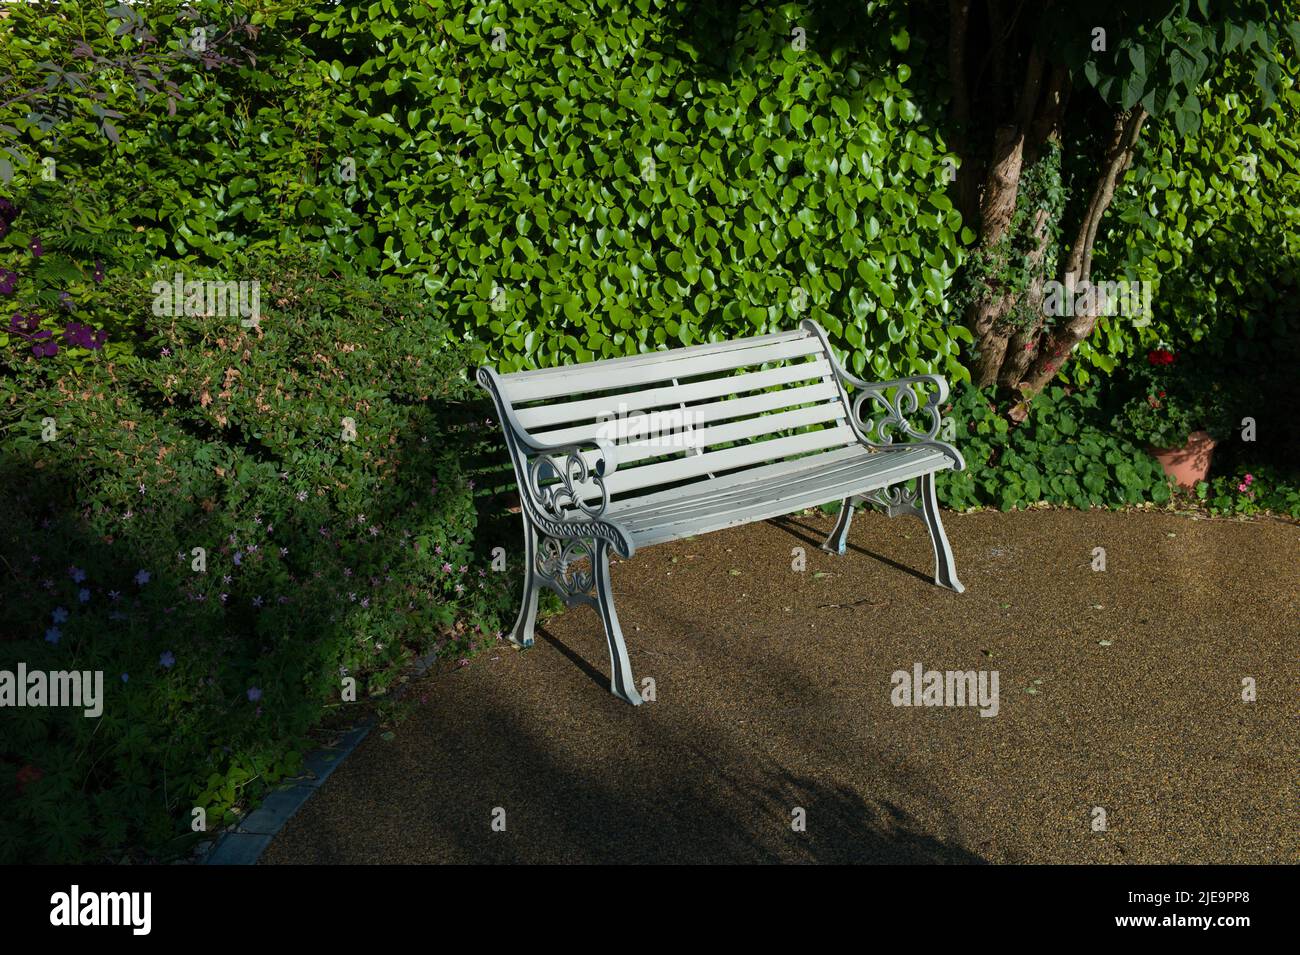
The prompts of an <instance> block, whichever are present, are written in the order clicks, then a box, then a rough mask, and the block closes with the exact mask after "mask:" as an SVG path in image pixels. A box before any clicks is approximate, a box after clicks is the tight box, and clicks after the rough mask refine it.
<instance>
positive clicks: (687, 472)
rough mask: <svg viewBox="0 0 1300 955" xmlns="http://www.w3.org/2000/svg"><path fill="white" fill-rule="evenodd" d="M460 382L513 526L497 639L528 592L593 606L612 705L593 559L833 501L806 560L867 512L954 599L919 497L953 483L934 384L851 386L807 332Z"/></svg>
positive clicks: (809, 324)
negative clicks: (517, 517) (514, 516)
mask: <svg viewBox="0 0 1300 955" xmlns="http://www.w3.org/2000/svg"><path fill="white" fill-rule="evenodd" d="M478 380H479V383H480V384H481V385H482V386H483V387H484V388H486V389H487V391H488V392H489V393H490V394H491V395H492V400H493V401H494V402H495V404H496V408H497V412H498V415H499V417H500V420H501V425H502V430H503V431H504V433H505V440H506V446H507V448H508V450H509V453H510V459H511V461H512V463H513V464H514V469H515V476H516V479H517V481H518V484H519V498H520V504H521V508H520V509H521V512H522V514H523V521H524V594H523V606H522V608H521V609H520V611H519V618H518V620H517V622H516V623H515V626H514V629H513V630H512V631H511V632H510V640H511V641H512V642H513V643H515V644H518V645H520V646H525V647H526V646H531V645H532V643H533V627H534V623H535V621H536V617H537V597H538V593H539V588H541V587H543V586H546V587H550V588H551V589H553V590H554V591H555V592H556V593H558V594H559V595H560V597H561V599H563V600H564V602H565V604H566V605H568V606H573V605H575V604H578V603H585V604H588V605H590V606H593V607H595V608H596V610H597V611H598V612H599V614H600V617H601V620H602V622H603V624H604V627H605V637H606V640H607V642H608V644H609V657H610V670H611V680H610V689H611V690H612V691H613V693H614V694H615V695H616V696H619V697H621V698H622V699H624V700H626V701H628V702H629V703H632V704H634V705H635V704H639V703H640V702H641V696H640V694H639V693H638V692H637V689H636V686H635V685H634V684H633V680H632V668H631V665H630V663H629V661H628V656H627V647H626V646H625V644H624V641H623V633H622V631H621V630H620V628H619V623H618V617H617V616H616V615H615V613H614V599H613V592H612V590H611V588H610V578H609V555H610V551H613V552H614V553H616V554H618V555H619V556H620V557H622V558H624V559H625V560H626V559H629V558H631V557H632V555H633V554H634V553H635V552H636V551H638V550H640V549H641V548H643V547H647V546H650V545H652V544H661V543H664V542H666V541H672V540H678V539H680V538H683V537H690V536H692V535H695V534H701V533H706V532H708V531H715V530H720V529H721V528H724V527H734V526H737V525H741V524H749V523H751V522H754V521H763V520H769V519H771V518H774V517H780V516H782V515H785V514H790V513H793V512H795V511H800V510H803V509H805V508H809V507H815V506H818V505H821V504H826V503H829V502H831V501H835V500H839V501H841V502H842V507H841V509H840V515H839V519H838V520H837V521H836V524H835V527H834V529H833V530H832V532H831V534H830V537H829V538H828V539H827V541H826V543H825V544H823V545H822V546H823V547H824V548H825V549H827V550H829V551H831V552H832V553H837V554H841V555H842V554H843V553H844V551H845V547H846V540H847V537H848V531H849V522H850V521H851V520H852V518H853V509H854V507H855V506H856V505H858V504H860V503H861V502H863V501H867V502H869V503H873V504H876V505H878V506H881V507H883V508H884V509H885V511H886V512H887V513H888V514H889V516H891V517H893V516H896V515H899V514H914V515H916V516H918V517H921V518H922V519H923V520H924V521H925V524H926V527H927V529H928V530H929V532H930V540H931V543H932V544H933V547H934V559H935V575H934V579H935V583H936V584H938V585H940V586H943V587H948V588H950V589H952V590H955V591H957V592H958V593H960V592H961V591H962V590H963V589H964V588H963V587H962V585H961V584H960V583H959V582H958V580H957V575H956V571H955V568H954V566H953V557H952V550H951V549H950V548H949V546H948V539H947V537H946V536H945V534H944V530H943V524H942V522H941V521H940V520H939V508H938V504H937V501H936V499H935V490H934V474H935V472H936V471H942V470H944V469H947V468H952V469H954V470H962V469H963V468H965V466H966V464H965V461H964V460H963V459H962V456H961V454H960V452H958V451H957V449H956V448H954V447H953V446H952V445H951V444H947V443H945V442H943V441H940V440H938V434H939V429H940V424H941V421H942V410H941V409H942V405H943V402H944V401H945V400H946V399H947V396H948V384H947V382H946V381H945V380H944V379H943V378H940V377H938V376H935V375H916V376H913V377H910V378H900V379H897V380H894V381H883V382H866V381H862V380H861V379H859V378H856V377H854V376H853V375H851V374H849V373H848V372H847V371H845V369H844V368H843V367H842V366H841V365H840V363H839V362H838V361H837V360H836V358H835V356H834V354H833V353H832V351H831V348H830V343H829V342H828V341H827V338H826V333H825V332H824V331H823V330H822V328H821V326H819V325H818V324H817V323H816V322H813V321H811V320H805V321H804V322H802V323H801V325H800V327H799V329H798V330H796V331H790V332H780V333H777V334H771V335H762V336H758V337H754V338H743V339H737V340H734V341H726V342H716V343H712V344H706V345H694V346H691V347H687V348H677V349H672V350H668V351H655V352H649V353H646V354H643V355H634V356H630V357H627V358H613V359H605V360H601V361H593V362H586V363H582V364H578V365H568V366H562V367H556V368H544V369H540V370H537V371H521V372H516V373H513V374H506V375H502V374H498V373H497V372H496V370H495V369H493V368H491V367H489V366H484V367H481V368H479V370H478ZM917 386H922V387H923V388H925V389H926V390H927V392H928V394H927V395H926V397H925V400H924V402H922V400H921V398H920V397H918V394H917V391H916V387H917ZM847 389H852V391H853V395H852V398H850V393H849V391H848V390H847ZM917 419H919V420H917Z"/></svg>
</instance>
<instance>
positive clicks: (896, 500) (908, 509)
mask: <svg viewBox="0 0 1300 955" xmlns="http://www.w3.org/2000/svg"><path fill="white" fill-rule="evenodd" d="M862 499H863V500H864V501H866V502H867V503H868V504H875V505H876V506H877V507H882V508H884V509H885V513H886V514H888V515H889V516H890V517H897V516H898V515H900V514H920V513H921V503H920V502H921V488H920V482H919V481H904V482H903V483H902V484H895V485H893V486H891V487H882V488H879V489H877V490H875V491H868V492H867V493H866V494H864V495H862Z"/></svg>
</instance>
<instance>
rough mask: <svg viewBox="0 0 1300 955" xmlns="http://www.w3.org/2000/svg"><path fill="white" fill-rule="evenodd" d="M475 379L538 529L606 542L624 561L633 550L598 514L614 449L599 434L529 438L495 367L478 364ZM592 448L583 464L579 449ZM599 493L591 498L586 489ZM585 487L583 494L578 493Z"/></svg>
mask: <svg viewBox="0 0 1300 955" xmlns="http://www.w3.org/2000/svg"><path fill="white" fill-rule="evenodd" d="M477 377H478V380H479V383H480V384H481V385H483V387H484V388H485V389H486V390H487V391H488V393H489V394H491V395H492V400H493V402H494V404H495V405H496V408H497V412H498V414H499V415H500V416H501V425H502V429H503V430H504V431H505V433H506V442H507V445H508V446H509V448H510V452H511V453H510V456H511V459H512V460H513V462H514V465H515V477H516V478H517V479H518V482H519V496H520V503H521V504H522V505H523V506H524V509H525V510H526V511H527V512H528V516H529V517H530V518H531V519H532V521H533V523H535V524H536V525H537V527H538V529H539V530H541V532H542V533H543V534H545V535H547V536H548V537H555V538H558V539H567V538H579V537H589V538H597V539H601V540H605V541H608V542H609V543H610V544H611V545H612V546H613V547H614V550H615V551H616V552H617V553H618V554H619V555H620V556H621V557H623V558H624V559H627V558H630V557H631V556H632V552H633V550H634V545H633V544H632V540H631V538H630V536H629V535H628V533H627V531H626V530H625V529H624V528H623V527H621V526H620V525H618V524H617V523H615V522H613V521H610V520H606V519H605V518H604V514H605V510H606V508H608V507H609V491H608V490H607V489H606V487H605V479H606V478H608V477H609V476H610V475H612V474H613V473H614V472H615V471H616V470H617V469H618V454H617V447H616V446H615V444H614V442H612V441H609V440H606V439H604V438H594V439H592V440H591V441H583V442H578V443H571V444H558V443H555V442H552V441H542V440H540V439H538V438H535V437H533V436H532V435H531V434H529V433H528V430H527V429H526V428H525V427H524V426H523V425H522V424H521V423H520V421H519V418H518V417H517V416H516V415H515V411H514V409H513V408H512V407H511V406H510V402H509V401H507V400H506V399H505V396H504V395H503V394H502V393H501V389H500V386H499V379H498V376H497V373H496V370H495V369H493V368H489V367H487V366H484V367H482V368H480V369H479V370H478V376H477ZM593 448H594V449H595V451H596V457H595V460H594V461H591V462H589V461H588V458H587V456H586V455H585V454H584V452H585V451H590V450H592V449H593ZM591 488H594V489H595V490H596V491H597V492H598V494H599V496H598V497H596V498H594V499H591V497H590V493H589V491H590V489H591ZM584 490H586V491H587V492H588V493H583V492H584Z"/></svg>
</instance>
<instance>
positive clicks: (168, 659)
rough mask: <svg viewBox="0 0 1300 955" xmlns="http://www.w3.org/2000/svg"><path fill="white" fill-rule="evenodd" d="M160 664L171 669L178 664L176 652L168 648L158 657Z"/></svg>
mask: <svg viewBox="0 0 1300 955" xmlns="http://www.w3.org/2000/svg"><path fill="white" fill-rule="evenodd" d="M158 665H159V666H161V667H163V668H164V669H167V670H170V669H171V668H172V667H174V666H175V665H176V654H174V653H172V652H171V651H170V650H168V651H167V652H165V653H164V654H163V655H162V656H160V657H159V658H158Z"/></svg>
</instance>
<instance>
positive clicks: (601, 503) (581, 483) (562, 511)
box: [528, 445, 609, 521]
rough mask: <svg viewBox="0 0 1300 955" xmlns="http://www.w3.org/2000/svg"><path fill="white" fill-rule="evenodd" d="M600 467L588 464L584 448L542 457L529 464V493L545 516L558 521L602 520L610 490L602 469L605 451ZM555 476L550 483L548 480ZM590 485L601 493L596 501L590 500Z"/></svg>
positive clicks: (540, 455) (535, 458)
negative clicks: (588, 497) (585, 492)
mask: <svg viewBox="0 0 1300 955" xmlns="http://www.w3.org/2000/svg"><path fill="white" fill-rule="evenodd" d="M597 453H598V454H601V457H600V458H598V463H597V465H596V467H592V466H591V465H589V464H588V463H587V459H586V458H585V457H583V455H582V449H581V448H580V447H578V446H577V445H575V446H573V447H570V448H563V449H561V451H560V452H559V453H555V454H550V453H542V454H538V455H537V456H535V457H534V458H533V460H532V461H531V462H530V463H529V465H528V483H529V490H530V491H531V492H532V496H533V500H534V501H536V502H537V506H538V507H539V508H540V509H541V510H542V513H543V514H544V515H545V516H546V517H548V518H550V519H551V520H554V521H568V520H593V521H594V520H599V518H600V516H601V515H602V514H604V513H605V508H606V507H608V506H609V491H607V490H606V489H605V479H604V477H603V476H602V475H603V474H604V473H605V469H604V468H603V467H602V466H601V463H600V462H602V461H603V460H604V458H603V453H602V452H599V451H598V452H597ZM552 475H554V476H555V478H556V480H554V481H552V482H550V483H549V484H547V483H544V482H545V481H546V479H547V478H548V477H550V476H552ZM588 485H590V486H591V487H594V488H595V489H596V490H597V491H599V492H600V497H599V498H598V499H597V500H596V501H595V502H594V503H592V502H589V501H588V500H586V497H585V495H584V493H583V492H584V491H585V490H586V489H587V488H588Z"/></svg>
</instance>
